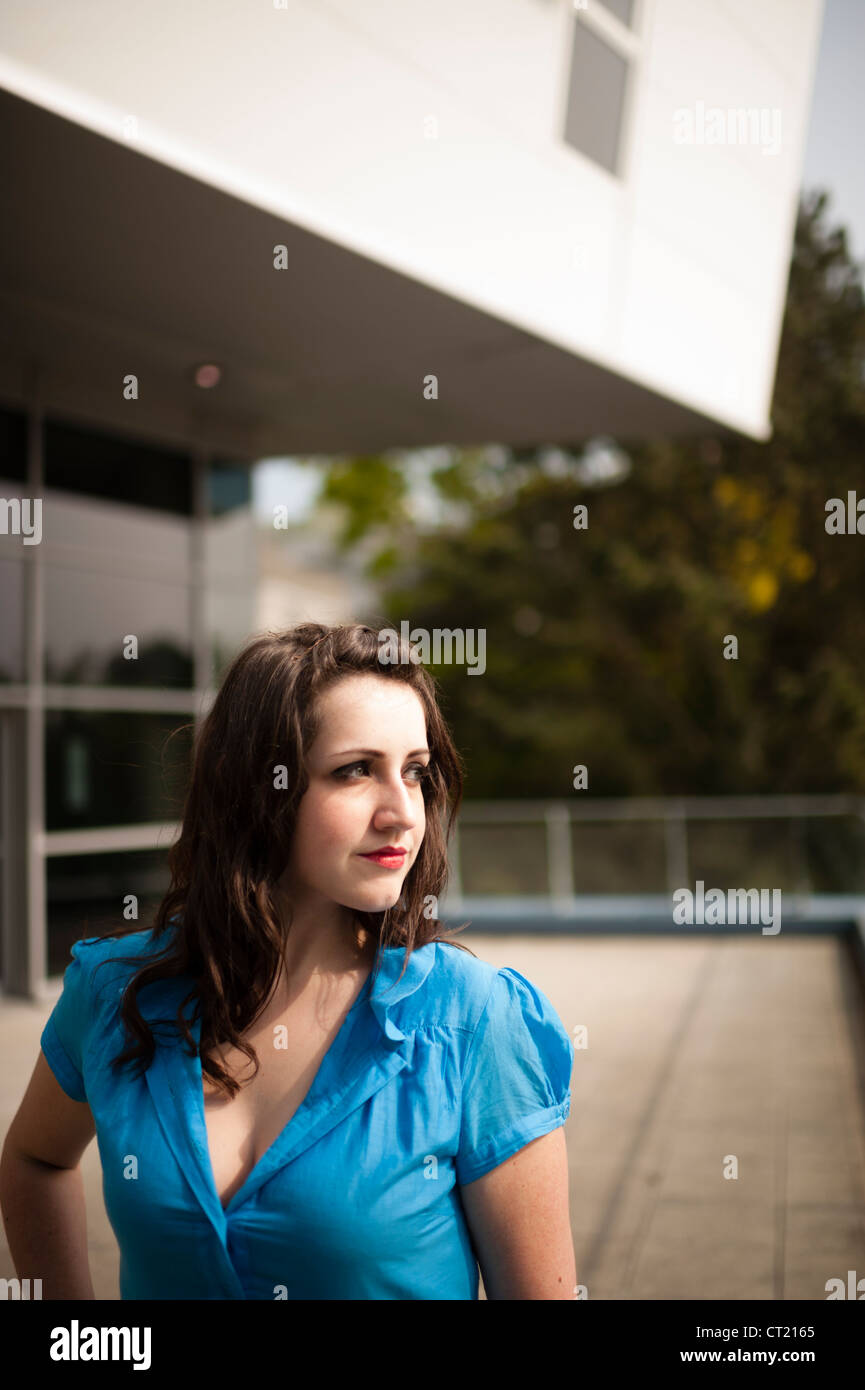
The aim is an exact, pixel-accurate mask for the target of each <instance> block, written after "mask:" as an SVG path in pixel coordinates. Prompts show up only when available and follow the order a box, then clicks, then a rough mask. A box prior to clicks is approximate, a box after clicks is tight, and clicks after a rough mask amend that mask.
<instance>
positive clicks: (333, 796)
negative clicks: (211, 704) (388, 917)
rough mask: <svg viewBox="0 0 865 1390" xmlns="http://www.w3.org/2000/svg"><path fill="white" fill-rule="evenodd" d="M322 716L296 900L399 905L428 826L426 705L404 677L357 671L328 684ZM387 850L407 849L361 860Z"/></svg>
mask: <svg viewBox="0 0 865 1390" xmlns="http://www.w3.org/2000/svg"><path fill="white" fill-rule="evenodd" d="M319 713H320V720H321V722H320V728H319V732H318V735H317V737H316V739H315V742H314V743H313V744H312V747H311V748H310V749H309V750H308V756H307V770H308V774H309V786H308V788H307V790H306V792H305V793H304V795H303V797H302V799H301V802H300V806H299V812H298V821H297V830H296V833H295V837H294V842H293V845H292V854H291V859H290V862H289V865H288V869H287V872H286V876H285V880H284V881H285V885H286V887H287V889H288V891H289V892H290V893H291V894H292V896H293V897H295V898H297V899H298V901H306V902H309V901H310V900H313V901H314V898H315V896H316V895H320V896H321V897H323V898H326V899H329V900H330V901H332V902H336V903H340V904H342V905H343V906H345V907H350V908H354V909H356V910H358V911H362V912H382V911H384V909H385V908H388V907H393V906H394V905H395V904H396V903H397V902H398V900H399V897H400V894H401V892H402V885H403V882H404V880H405V877H406V874H407V873H408V871H409V869H410V868H411V866H412V864H413V863H414V861H415V860H416V858H417V856H418V853H419V851H420V847H421V842H422V840H423V837H424V831H425V828H426V814H425V806H424V799H423V790H422V782H423V780H424V773H423V769H424V768H426V767H427V766H428V765H429V762H430V754H429V751H428V748H427V740H426V716H425V712H424V707H423V705H422V703H421V701H420V699H419V698H418V696H417V695H416V694H415V693H414V691H413V690H412V689H411V687H410V686H408V685H404V684H403V683H402V682H401V681H394V680H387V679H385V678H384V677H382V676H375V675H369V674H362V675H361V674H358V675H352V676H346V677H345V678H344V679H343V680H341V681H340V682H339V684H338V685H334V686H331V687H330V688H329V689H328V690H326V691H325V693H324V694H323V695H322V696H321V698H320V703H319ZM386 847H393V848H395V849H398V850H404V851H405V853H404V854H402V855H401V856H396V857H395V858H394V860H393V861H392V863H390V864H388V863H386V862H381V861H378V862H377V861H376V860H374V859H369V858H365V857H364V856H365V855H368V854H369V853H370V852H371V851H375V850H382V849H384V848H386Z"/></svg>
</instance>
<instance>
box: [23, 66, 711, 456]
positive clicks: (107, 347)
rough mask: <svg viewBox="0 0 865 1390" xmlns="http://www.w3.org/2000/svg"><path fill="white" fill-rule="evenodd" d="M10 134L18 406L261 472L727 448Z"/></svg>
mask: <svg viewBox="0 0 865 1390" xmlns="http://www.w3.org/2000/svg"><path fill="white" fill-rule="evenodd" d="M0 129H2V130H3V131H4V132H5V139H3V140H2V141H0V179H2V184H3V187H4V189H5V190H6V211H5V214H4V217H3V219H2V227H0V239H2V248H0V264H2V270H0V276H2V279H0V323H2V327H0V393H2V395H3V397H4V398H5V399H6V400H7V401H13V402H14V401H21V402H22V403H25V402H31V401H32V400H33V399H38V400H39V401H41V402H42V404H43V405H44V407H45V409H46V410H50V411H52V412H53V413H54V414H55V415H59V416H63V417H64V418H67V419H69V420H71V421H76V420H80V421H82V422H84V421H88V422H90V423H91V424H93V423H96V422H101V423H103V424H104V425H105V426H106V427H111V428H117V429H125V430H128V431H129V432H130V433H132V434H143V435H148V436H151V437H152V436H158V437H162V438H164V439H165V440H166V441H169V442H174V443H190V444H193V443H194V444H199V445H201V446H203V447H206V448H212V449H215V450H216V451H218V452H219V453H221V454H227V455H238V454H239V455H241V456H244V457H249V458H252V457H259V458H260V457H265V456H268V455H283V454H327V453H343V452H345V453H355V454H357V453H364V452H373V451H379V450H383V449H387V448H393V447H404V448H412V447H421V446H426V445H433V444H455V445H471V444H480V443H486V442H491V441H496V442H501V443H506V444H513V445H532V444H546V443H568V442H574V443H578V442H580V441H582V440H585V439H588V438H591V437H594V436H598V435H610V436H612V437H614V438H615V439H617V440H620V441H622V442H628V441H636V440H640V439H644V438H647V437H650V436H667V437H673V436H679V437H681V436H686V435H699V434H716V435H724V434H729V433H731V431H730V430H728V429H727V427H725V426H723V425H721V424H719V423H718V422H717V421H713V420H711V419H710V418H708V417H707V416H704V415H701V414H699V413H697V412H695V411H693V410H690V409H687V408H685V407H684V406H682V405H680V404H678V403H677V402H676V401H674V400H671V399H668V398H666V397H664V396H662V395H659V394H657V393H655V392H653V391H651V390H649V389H646V388H645V387H644V386H641V385H639V384H637V383H635V382H633V381H630V380H627V379H625V378H624V377H622V376H619V375H617V374H616V373H614V372H612V371H610V370H608V369H605V368H603V367H601V366H599V365H598V364H597V363H594V362H591V361H588V360H585V359H584V358H581V357H580V356H578V355H576V354H574V353H573V352H569V351H566V350H564V349H562V348H561V347H559V346H557V345H555V344H552V343H550V342H545V341H543V340H542V339H541V338H538V337H536V336H534V335H533V334H531V333H529V332H526V331H523V330H522V329H520V328H519V327H515V326H514V325H513V324H509V323H506V322H503V321H502V320H500V319H497V318H495V317H494V316H492V315H490V314H488V313H485V312H482V311H481V310H479V309H478V308H476V307H473V306H472V305H469V304H466V303H464V302H461V301H460V300H458V299H456V298H454V297H452V296H450V295H448V294H445V293H442V292H441V291H439V290H437V289H435V288H433V287H431V286H429V285H426V284H422V283H420V282H419V281H417V280H415V279H412V278H411V277H409V276H407V275H405V274H403V273H401V272H399V271H397V270H395V269H393V268H391V267H388V266H387V265H384V264H381V263H379V262H377V261H375V260H373V259H371V258H369V257H368V256H364V255H361V254H358V253H357V252H356V251H353V250H351V249H349V248H347V247H345V246H342V245H338V244H336V243H335V242H334V241H333V240H330V239H328V238H326V237H324V236H321V235H318V234H316V233H314V232H312V231H310V230H309V229H307V228H304V227H301V226H299V225H297V224H296V223H293V222H291V221H288V220H286V219H284V218H282V217H279V216H276V215H274V214H273V213H272V212H271V211H268V210H266V209H263V208H261V207H258V206H253V205H252V204H250V203H249V202H246V201H244V200H242V199H239V198H237V197H234V196H231V195H230V194H228V193H226V192H224V191H223V190H221V189H219V188H216V187H213V186H211V185H209V184H208V183H206V182H203V181H200V180H198V179H196V178H193V177H190V176H189V175H188V174H187V173H184V172H181V171H179V170H177V169H175V168H173V167H169V165H167V164H165V163H162V162H160V161H158V160H156V159H154V158H151V157H149V156H147V155H145V154H143V153H142V152H141V151H140V150H139V149H136V148H134V147H132V146H130V145H128V144H125V143H123V142H122V141H118V140H113V139H109V138H106V137H105V136H103V135H100V134H97V133H95V132H94V131H93V130H90V129H87V128H85V127H84V126H81V125H79V124H77V123H76V122H74V121H70V120H68V119H65V118H64V117H62V116H60V115H57V114H55V113H54V112H52V111H49V110H46V109H45V108H44V107H42V106H40V105H37V104H34V103H32V102H30V101H27V100H24V99H23V98H21V97H20V96H17V95H13V94H12V93H11V92H9V91H6V90H0ZM279 246H284V247H285V248H286V257H285V261H286V268H285V269H276V268H275V266H274V255H275V252H274V248H275V247H279ZM207 362H215V363H217V364H218V365H219V366H220V367H221V369H222V380H221V382H220V384H219V386H218V387H217V388H216V389H214V390H212V391H206V390H202V389H201V388H200V387H198V386H197V385H196V384H195V382H194V379H193V372H194V369H195V368H196V367H197V366H198V365H199V364H201V363H207ZM130 376H134V377H135V378H136V379H137V389H138V397H137V399H126V398H125V397H124V382H125V381H127V380H128V378H129V377H130ZM431 377H434V378H435V379H436V382H437V393H438V394H437V398H432V399H431V398H428V396H429V392H428V391H427V392H425V382H428V381H429V379H430V378H431Z"/></svg>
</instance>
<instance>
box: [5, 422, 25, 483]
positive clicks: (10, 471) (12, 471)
mask: <svg viewBox="0 0 865 1390" xmlns="http://www.w3.org/2000/svg"><path fill="white" fill-rule="evenodd" d="M26 477H27V416H26V415H25V414H24V412H23V411H22V410H3V409H2V408H0V479H2V478H11V479H13V480H14V481H15V482H19V483H23V482H24V480H25V478H26ZM0 491H2V487H0Z"/></svg>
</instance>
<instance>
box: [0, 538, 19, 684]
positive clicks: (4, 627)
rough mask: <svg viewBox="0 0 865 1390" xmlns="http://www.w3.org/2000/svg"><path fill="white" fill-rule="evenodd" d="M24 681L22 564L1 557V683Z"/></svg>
mask: <svg viewBox="0 0 865 1390" xmlns="http://www.w3.org/2000/svg"><path fill="white" fill-rule="evenodd" d="M9 539H11V537H10V538H9ZM16 539H18V538H17V537H16ZM23 680H24V563H23V561H22V560H18V559H15V558H9V559H7V558H6V556H5V554H0V681H15V682H18V681H23Z"/></svg>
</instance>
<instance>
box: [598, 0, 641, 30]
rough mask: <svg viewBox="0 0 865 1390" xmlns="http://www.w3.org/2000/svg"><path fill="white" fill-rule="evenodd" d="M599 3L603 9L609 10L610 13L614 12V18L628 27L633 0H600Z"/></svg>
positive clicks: (631, 15) (632, 14) (631, 16)
mask: <svg viewBox="0 0 865 1390" xmlns="http://www.w3.org/2000/svg"><path fill="white" fill-rule="evenodd" d="M601 4H602V5H603V7H604V9H605V10H609V11H610V14H614V15H615V16H616V19H620V20H621V21H622V23H623V24H627V25H628V27H629V28H630V24H631V20H632V19H633V16H634V0H601Z"/></svg>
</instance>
